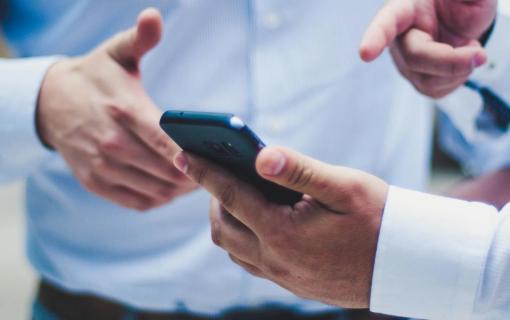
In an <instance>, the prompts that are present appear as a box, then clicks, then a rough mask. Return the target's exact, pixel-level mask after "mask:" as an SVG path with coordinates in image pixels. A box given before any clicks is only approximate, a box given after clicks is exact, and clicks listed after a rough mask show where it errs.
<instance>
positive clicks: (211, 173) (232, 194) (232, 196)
mask: <svg viewBox="0 0 510 320" xmlns="http://www.w3.org/2000/svg"><path fill="white" fill-rule="evenodd" d="M174 164H175V166H176V167H177V168H178V169H179V170H181V171H182V172H184V173H185V174H186V175H187V176H188V177H190V178H191V179H192V180H194V181H195V182H197V183H198V184H200V185H201V186H203V187H204V188H205V189H206V190H207V191H209V192H210V193H211V194H212V195H213V196H214V197H215V198H216V199H218V201H219V202H220V203H221V205H222V206H223V207H224V208H225V209H226V210H227V211H228V212H229V213H230V214H232V215H233V216H234V217H236V218H237V219H238V220H239V221H241V222H242V223H243V224H244V225H246V226H247V227H248V228H250V229H251V230H252V231H253V232H255V233H256V234H257V230H263V227H264V225H265V224H266V223H267V221H269V219H268V214H267V212H268V211H269V210H270V209H271V208H270V204H269V202H268V201H267V200H266V199H265V198H264V196H263V195H262V194H261V193H260V192H258V191H257V190H256V189H255V188H253V187H252V186H250V185H249V184H247V183H245V182H243V181H241V180H239V179H238V178H236V177H234V176H233V175H232V174H230V173H229V172H227V171H226V170H224V169H223V168H221V167H219V166H218V165H216V164H214V163H212V162H209V161H207V160H205V159H202V158H200V157H197V156H195V155H192V154H189V153H184V152H180V153H178V154H177V155H176V156H175V159H174Z"/></svg>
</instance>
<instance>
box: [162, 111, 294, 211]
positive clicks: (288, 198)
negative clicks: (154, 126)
mask: <svg viewBox="0 0 510 320" xmlns="http://www.w3.org/2000/svg"><path fill="white" fill-rule="evenodd" d="M160 126H161V128H162V129H163V130H164V131H165V132H166V134H167V135H168V136H169V137H170V138H172V140H173V141H175V143H177V144H178V145H179V146H180V147H181V148H182V149H183V150H184V151H187V152H191V153H194V154H196V155H198V156H201V157H203V158H205V159H208V160H210V161H213V162H215V163H216V164H218V165H220V166H221V167H223V168H225V169H226V170H228V171H229V172H232V173H233V174H234V175H235V176H236V177H238V178H239V179H241V180H243V181H245V182H247V183H249V184H251V185H252V186H254V187H255V188H256V189H257V190H259V191H260V192H261V193H262V194H263V195H264V196H265V197H266V199H267V200H269V201H271V202H275V203H278V204H283V205H294V204H295V203H296V202H298V201H300V200H301V198H302V196H303V195H302V194H301V193H299V192H296V191H293V190H289V189H287V188H284V187H282V186H280V185H277V184H275V183H273V182H270V181H267V180H265V179H263V178H262V177H260V176H259V175H258V173H257V171H256V169H255V160H256V158H257V154H258V153H259V152H260V150H262V148H264V147H265V144H264V143H263V142H262V141H261V140H260V139H259V138H258V137H257V135H256V134H255V133H253V131H251V130H250V128H248V126H247V125H246V124H245V123H244V122H243V121H242V120H241V119H240V118H238V117H236V116H235V115H233V114H227V113H213V112H192V111H173V110H171V111H166V112H165V113H164V114H163V116H162V117H161V121H160Z"/></svg>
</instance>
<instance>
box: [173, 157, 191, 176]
mask: <svg viewBox="0 0 510 320" xmlns="http://www.w3.org/2000/svg"><path fill="white" fill-rule="evenodd" d="M174 165H175V167H176V168H177V169H179V171H181V172H182V173H184V174H186V173H187V172H188V159H186V156H185V155H184V154H183V153H182V152H179V153H178V154H177V155H176V156H175V158H174Z"/></svg>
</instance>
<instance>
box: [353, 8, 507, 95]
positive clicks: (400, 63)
mask: <svg viewBox="0 0 510 320" xmlns="http://www.w3.org/2000/svg"><path fill="white" fill-rule="evenodd" d="M496 6H497V0H412V1H410V0H388V1H386V3H385V5H384V6H383V7H382V9H381V10H380V11H379V13H378V14H377V15H376V16H375V17H374V19H373V20H372V22H371V23H370V25H369V26H368V28H367V30H366V32H365V35H364V37H363V40H362V41H361V45H360V56H361V58H362V59H363V60H364V61H367V62H370V61H373V60H374V59H376V58H377V57H378V56H379V55H380V54H381V53H382V52H383V50H384V49H385V48H387V47H388V48H390V52H391V55H392V57H393V60H394V62H395V64H396V66H397V68H398V70H399V71H400V73H401V74H402V75H403V76H404V77H405V78H407V79H408V80H409V81H410V82H411V83H412V84H413V85H414V87H415V88H416V89H417V90H418V91H419V92H421V93H423V94H425V95H427V96H429V97H432V98H436V99H437V98H442V97H444V96H446V95H448V94H449V93H451V92H453V91H454V90H455V89H457V88H458V87H459V86H461V85H462V84H463V83H464V82H465V81H466V80H467V79H468V77H469V76H470V75H471V73H472V72H473V70H474V69H475V68H477V67H479V66H481V65H483V64H484V63H485V62H486V60H487V55H486V52H485V50H484V49H483V48H482V46H481V45H480V42H479V39H480V38H481V37H482V36H483V35H484V34H485V33H486V32H487V30H488V28H489V27H490V25H491V24H492V22H493V21H494V18H495V15H496Z"/></svg>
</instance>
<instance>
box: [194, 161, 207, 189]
mask: <svg viewBox="0 0 510 320" xmlns="http://www.w3.org/2000/svg"><path fill="white" fill-rule="evenodd" d="M190 173H192V174H193V172H190ZM194 173H195V174H194V176H195V179H196V181H197V183H198V184H200V185H201V184H203V183H204V181H205V180H206V179H207V175H208V169H207V167H205V166H201V167H199V168H197V170H196V171H195V172H194Z"/></svg>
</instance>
